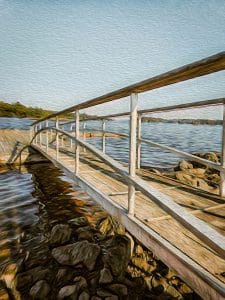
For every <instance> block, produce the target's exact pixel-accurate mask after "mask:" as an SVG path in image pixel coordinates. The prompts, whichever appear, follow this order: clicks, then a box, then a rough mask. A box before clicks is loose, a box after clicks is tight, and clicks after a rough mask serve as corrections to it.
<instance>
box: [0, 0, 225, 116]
mask: <svg viewBox="0 0 225 300" xmlns="http://www.w3.org/2000/svg"><path fill="white" fill-rule="evenodd" d="M0 40H1V47H0V99H1V100H5V101H8V102H15V101H21V102H22V103H24V104H26V105H32V106H40V107H44V108H50V109H54V110H60V109H63V108H66V107H68V106H70V105H74V104H76V103H79V102H82V101H85V100H88V99H90V98H93V97H96V96H99V95H102V94H104V93H107V92H109V91H112V90H115V89H118V88H121V87H123V86H126V85H129V84H132V83H134V82H137V81H140V80H143V79H147V78H149V77H152V76H154V75H158V74H160V73H162V72H165V71H168V70H170V69H173V68H176V67H179V66H181V65H184V64H187V63H191V62H193V61H195V60H198V59H201V58H204V57H207V56H209V55H213V54H215V53H218V52H221V51H224V50H225V1H224V0H204V1H203V0H195V1H194V0H182V1H181V0H167V1H160V0H148V1H144V0H143V1H142V0H135V1H132V0H129V1H126V0H123V1H119V0H118V1H117V0H114V1H105V0H98V1H97V0H96V1H85V0H83V1H76V0H73V1H67V0H64V1H54V0H49V1H47V0H45V1H44V0H38V1H31V0H30V1H29V0H20V1H16V0H14V1H7V0H0ZM224 75H225V73H224V71H223V72H219V73H216V74H211V75H209V76H204V77H202V78H199V79H195V80H191V81H189V82H184V83H180V84H176V85H173V86H170V87H166V88H163V89H159V90H155V91H151V92H149V93H146V94H144V95H141V96H140V102H139V106H140V108H147V107H156V106H159V105H171V104H175V103H182V102H190V101H198V100H205V99H213V98H217V97H218V98H219V97H224V91H225V85H224V78H225V76H224ZM127 108H128V101H127V99H124V100H122V101H117V102H115V103H113V104H108V105H102V106H99V107H97V108H95V109H91V110H89V112H91V113H99V114H101V113H106V112H107V111H108V112H112V110H113V111H114V112H118V111H121V110H127ZM210 114H211V115H210ZM212 114H214V116H216V112H215V110H212V113H211V111H208V110H207V111H205V113H204V114H203V117H204V116H209V115H210V116H212Z"/></svg>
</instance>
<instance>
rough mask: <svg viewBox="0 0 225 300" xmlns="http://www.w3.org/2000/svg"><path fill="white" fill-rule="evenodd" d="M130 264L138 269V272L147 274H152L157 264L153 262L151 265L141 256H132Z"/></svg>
mask: <svg viewBox="0 0 225 300" xmlns="http://www.w3.org/2000/svg"><path fill="white" fill-rule="evenodd" d="M131 261H132V264H133V265H135V266H136V267H138V268H139V269H140V270H142V271H144V272H147V273H151V272H153V271H154V270H155V269H156V267H157V264H156V262H155V261H154V260H153V261H152V262H151V264H150V263H149V262H148V261H147V260H146V259H145V257H143V255H140V256H139V257H137V256H133V257H132V258H131Z"/></svg>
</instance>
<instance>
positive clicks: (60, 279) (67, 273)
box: [55, 268, 74, 284]
mask: <svg viewBox="0 0 225 300" xmlns="http://www.w3.org/2000/svg"><path fill="white" fill-rule="evenodd" d="M73 277H74V274H73V272H71V270H70V269H68V268H60V269H59V270H58V273H57V274H56V277H55V280H56V282H57V283H61V284H62V283H66V282H68V281H70V280H71V279H72V278H73Z"/></svg>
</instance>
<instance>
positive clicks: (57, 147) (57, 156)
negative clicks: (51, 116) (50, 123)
mask: <svg viewBox="0 0 225 300" xmlns="http://www.w3.org/2000/svg"><path fill="white" fill-rule="evenodd" d="M55 128H56V129H58V128H59V119H58V117H56V120H55ZM55 147H56V148H55V151H56V152H55V153H56V160H58V158H59V132H58V131H56V134H55Z"/></svg>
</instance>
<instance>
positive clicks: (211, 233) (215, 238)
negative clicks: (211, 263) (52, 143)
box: [57, 129, 225, 258]
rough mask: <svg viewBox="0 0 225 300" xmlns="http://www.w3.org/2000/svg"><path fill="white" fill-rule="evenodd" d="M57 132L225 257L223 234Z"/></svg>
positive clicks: (104, 157) (115, 164) (116, 164)
mask: <svg viewBox="0 0 225 300" xmlns="http://www.w3.org/2000/svg"><path fill="white" fill-rule="evenodd" d="M57 131H58V132H60V133H63V134H65V135H67V136H69V137H70V138H72V139H74V140H75V141H76V142H77V143H79V144H80V145H81V146H82V147H85V148H86V149H88V150H89V151H90V152H92V153H93V154H95V155H96V156H97V157H99V158H100V159H102V160H103V161H104V162H105V163H106V164H108V165H109V166H110V167H111V168H113V169H114V170H115V171H116V172H118V173H119V174H120V175H121V176H122V177H123V178H124V179H125V180H126V181H127V183H128V184H132V185H134V186H135V188H137V189H138V190H140V191H142V193H143V194H145V195H146V196H147V197H149V198H150V199H151V200H152V201H154V202H155V203H156V204H157V205H159V207H161V208H162V209H163V210H164V211H166V212H167V213H168V214H170V215H172V216H173V217H174V218H175V219H176V220H177V221H178V222H180V223H181V224H182V225H183V226H184V227H187V228H188V229H189V230H191V231H192V233H193V234H195V235H196V236H197V237H199V238H200V239H202V240H203V241H204V242H205V243H206V244H207V245H209V246H210V247H211V248H212V249H214V250H215V251H216V252H218V253H219V254H220V255H221V257H223V258H224V257H225V238H224V237H223V236H222V235H221V234H219V233H218V232H217V231H215V230H214V229H212V228H211V227H209V226H208V225H207V224H206V223H205V222H203V221H201V220H199V219H198V218H195V217H194V216H192V215H190V214H189V213H188V212H187V211H186V210H185V209H183V208H182V207H181V206H179V205H178V204H176V203H175V202H174V201H173V200H172V199H171V198H170V197H169V196H167V195H165V194H163V193H161V192H159V191H158V190H157V189H155V188H153V187H150V186H149V185H148V184H147V183H146V182H145V181H144V180H142V179H141V178H138V177H137V176H136V177H135V178H133V177H132V176H130V175H129V173H128V172H127V169H126V168H124V166H123V165H121V164H120V163H119V162H117V161H115V160H114V159H112V158H111V157H109V156H108V155H106V154H103V153H102V152H101V151H99V150H98V149H96V148H95V147H94V146H92V145H89V144H88V143H86V142H84V141H82V140H80V139H76V138H75V137H73V136H72V135H71V134H69V133H67V132H65V131H63V130H61V129H57Z"/></svg>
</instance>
